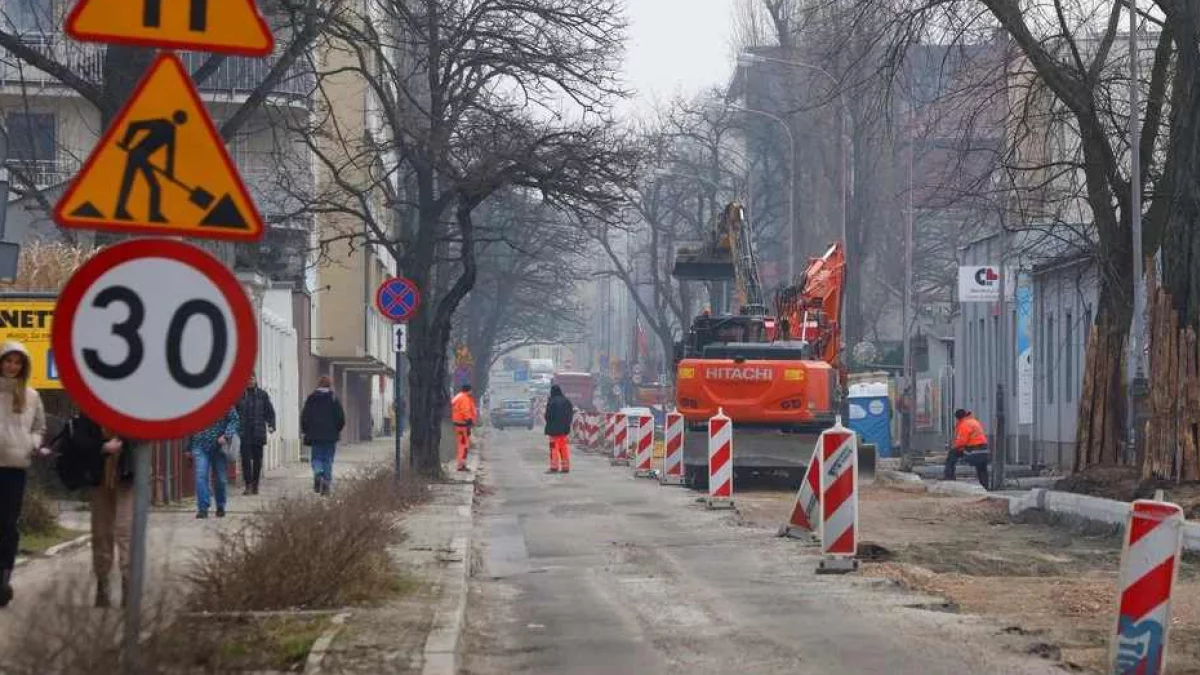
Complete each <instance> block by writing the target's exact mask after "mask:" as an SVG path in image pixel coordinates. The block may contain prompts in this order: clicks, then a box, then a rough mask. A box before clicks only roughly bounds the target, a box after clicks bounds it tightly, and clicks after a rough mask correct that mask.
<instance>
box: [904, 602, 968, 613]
mask: <svg viewBox="0 0 1200 675" xmlns="http://www.w3.org/2000/svg"><path fill="white" fill-rule="evenodd" d="M905 607H907V608H909V609H923V610H925V611H927V612H947V613H950V614H957V613H958V610H959V607H958V605H957V604H955V603H953V602H918V603H916V604H913V605H905Z"/></svg>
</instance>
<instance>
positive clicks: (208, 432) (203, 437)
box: [188, 406, 241, 519]
mask: <svg viewBox="0 0 1200 675" xmlns="http://www.w3.org/2000/svg"><path fill="white" fill-rule="evenodd" d="M239 433H241V420H240V418H239V417H238V412H237V407H236V406H235V407H233V408H230V409H229V411H228V412H226V413H225V415H224V416H222V417H221V418H220V419H218V420H217V421H216V422H213V423H212V424H210V425H209V426H208V428H207V429H205V430H203V431H201V432H200V433H198V434H196V435H195V436H192V439H191V442H190V443H189V444H188V455H189V456H190V457H191V458H192V461H193V462H195V465H196V518H199V519H204V518H207V517H208V507H209V505H210V504H211V503H212V501H213V497H214V496H215V497H216V502H217V517H218V518H224V517H225V495H226V492H227V489H228V483H229V479H228V478H227V477H226V475H225V468H226V467H227V466H228V463H229V461H230V458H229V456H228V455H227V454H226V453H227V452H228V449H229V446H230V444H231V443H233V438H234V437H235V436H237V435H238V434H239ZM209 474H212V484H213V489H212V490H211V491H210V489H209V483H208V480H209ZM214 493H215V494H214Z"/></svg>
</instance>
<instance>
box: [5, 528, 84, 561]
mask: <svg viewBox="0 0 1200 675" xmlns="http://www.w3.org/2000/svg"><path fill="white" fill-rule="evenodd" d="M91 543H92V535H90V534H81V535H79V536H78V537H75V538H74V539H70V540H68V541H64V542H63V543H61V544H55V545H54V546H51V547H50V548H48V549H46V550H45V551H44V552H43V553H42V554H41V555H38V556H25V557H22V558H17V560H16V562H15V563H14V564H13V567H21V566H23V565H28V564H29V563H31V562H34V561H36V560H45V559H46V558H57V557H59V556H64V555H68V554H71V553H74V552H75V551H78V550H79V549H81V548H85V547H87V546H88V544H91Z"/></svg>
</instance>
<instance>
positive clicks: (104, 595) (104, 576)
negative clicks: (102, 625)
mask: <svg viewBox="0 0 1200 675" xmlns="http://www.w3.org/2000/svg"><path fill="white" fill-rule="evenodd" d="M50 445H51V446H53V448H52V449H53V450H54V451H55V452H57V453H58V457H57V459H56V461H55V469H56V470H57V471H58V475H59V478H60V479H61V480H62V482H63V485H64V487H66V488H67V489H68V490H78V489H80V488H84V487H87V488H90V495H89V501H90V506H91V515H92V522H91V530H92V572H93V573H94V574H95V575H96V603H95V604H96V606H97V607H108V606H109V603H110V602H111V593H110V591H109V588H110V586H109V579H110V577H111V575H112V568H113V557H114V556H113V551H114V549H115V551H116V559H117V563H118V565H119V566H120V570H121V606H122V607H124V606H125V603H126V601H127V599H128V594H129V565H130V559H129V542H130V539H131V532H132V530H133V503H134V497H133V475H134V474H133V472H134V468H133V467H134V462H133V451H134V449H135V447H136V443H135V442H134V441H132V440H129V439H124V438H121V437H119V436H117V435H116V434H114V433H112V432H111V431H109V430H108V429H105V428H104V427H102V426H100V425H99V424H97V423H96V422H94V421H92V419H91V418H89V417H87V416H86V415H83V414H82V413H79V414H77V415H75V416H74V417H72V418H71V419H69V420H67V423H66V425H65V426H64V427H63V430H62V431H61V432H60V433H59V435H58V436H56V437H55V439H54V440H53V441H52V442H51V443H50Z"/></svg>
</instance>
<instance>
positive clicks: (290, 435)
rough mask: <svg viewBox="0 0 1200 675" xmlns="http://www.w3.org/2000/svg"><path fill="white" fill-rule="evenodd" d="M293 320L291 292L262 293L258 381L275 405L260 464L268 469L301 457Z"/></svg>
mask: <svg viewBox="0 0 1200 675" xmlns="http://www.w3.org/2000/svg"><path fill="white" fill-rule="evenodd" d="M293 326H294V324H293V322H292V292H291V290H289V289H277V290H276V289H269V290H267V291H266V292H264V293H263V301H262V313H261V315H260V319H259V325H258V363H257V364H256V366H255V371H256V372H257V373H258V384H259V386H260V387H262V388H263V389H265V390H266V392H267V393H268V394H270V395H271V402H272V403H274V405H275V417H276V425H277V426H276V433H275V434H274V435H272V436H271V438H270V439H268V441H267V447H266V450H265V452H264V457H263V468H264V469H267V470H270V469H274V468H276V467H279V466H281V465H283V464H286V463H288V462H296V461H299V460H300V411H299V410H297V409H296V406H295V404H294V401H296V400H297V397H298V395H299V394H298V392H297V389H298V388H299V386H300V367H299V363H297V361H296V330H295V328H294V327H293Z"/></svg>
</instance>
